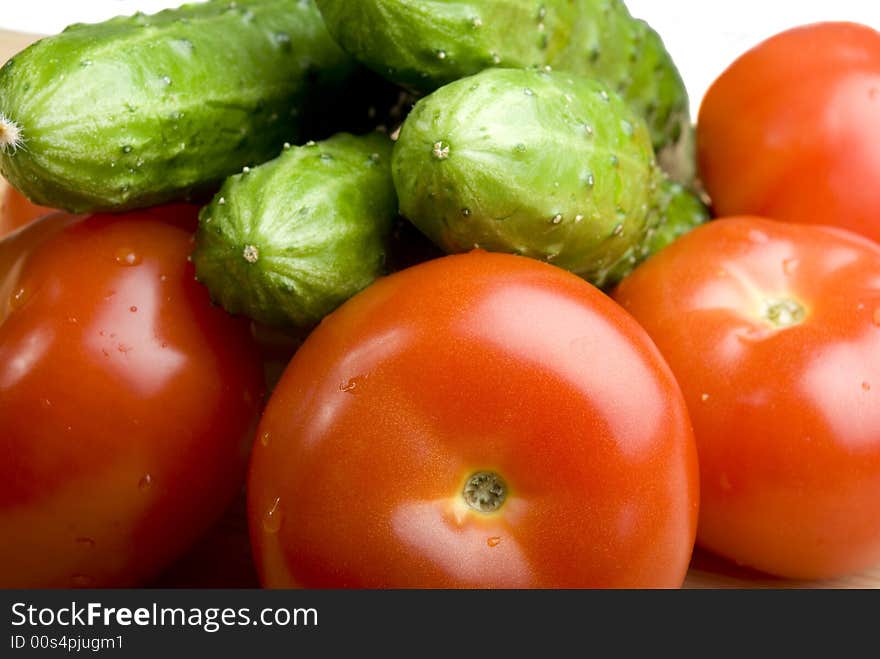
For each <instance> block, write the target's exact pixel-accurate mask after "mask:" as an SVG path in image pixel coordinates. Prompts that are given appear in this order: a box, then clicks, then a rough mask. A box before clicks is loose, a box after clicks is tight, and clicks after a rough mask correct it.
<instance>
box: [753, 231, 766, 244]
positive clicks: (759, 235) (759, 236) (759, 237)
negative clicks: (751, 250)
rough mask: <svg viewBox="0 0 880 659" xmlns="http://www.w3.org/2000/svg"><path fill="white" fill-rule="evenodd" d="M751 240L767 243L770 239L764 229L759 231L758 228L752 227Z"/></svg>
mask: <svg viewBox="0 0 880 659" xmlns="http://www.w3.org/2000/svg"><path fill="white" fill-rule="evenodd" d="M749 240H751V241H752V242H753V243H766V242H767V241H768V240H770V239H769V238H768V237H767V234H766V233H764V232H763V231H758V230H757V229H751V230H750V231H749Z"/></svg>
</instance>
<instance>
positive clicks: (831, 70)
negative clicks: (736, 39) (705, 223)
mask: <svg viewBox="0 0 880 659" xmlns="http://www.w3.org/2000/svg"><path fill="white" fill-rule="evenodd" d="M697 143H698V151H699V169H700V176H701V178H702V179H703V182H704V184H705V186H706V189H707V190H708V192H709V194H710V196H711V197H712V202H713V206H714V209H715V213H716V215H719V216H725V215H736V214H754V215H762V216H766V217H770V218H773V219H779V220H786V221H791V222H803V223H812V224H823V225H832V226H838V227H843V228H846V229H850V230H852V231H856V232H858V233H860V234H862V235H865V236H868V237H869V238H872V239H874V240H875V241H880V193H878V190H880V32H878V31H877V30H874V29H872V28H870V27H868V26H865V25H858V24H853V23H819V24H814V25H808V26H803V27H800V28H796V29H793V30H789V31H786V32H782V33H780V34H778V35H776V36H774V37H772V38H770V39H768V40H767V41H765V42H763V43H761V44H760V45H758V46H756V47H755V48H754V49H752V50H750V51H749V52H747V53H745V54H744V55H743V56H742V57H740V58H739V59H738V60H736V61H735V62H734V63H733V64H732V65H731V66H730V67H729V68H728V69H727V70H726V71H724V72H723V73H722V74H721V76H720V77H719V78H718V79H717V80H716V81H715V83H714V84H713V85H712V86H711V87H710V89H709V91H708V92H707V94H706V96H705V99H704V100H703V103H702V105H701V108H700V113H699V118H698V121H697Z"/></svg>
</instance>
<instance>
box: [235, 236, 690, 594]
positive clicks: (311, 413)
mask: <svg viewBox="0 0 880 659" xmlns="http://www.w3.org/2000/svg"><path fill="white" fill-rule="evenodd" d="M257 437H258V438H259V439H258V441H257V442H256V444H255V447H254V453H253V457H252V463H251V471H250V475H249V490H248V492H249V500H248V509H249V516H250V528H251V542H252V544H253V548H254V554H255V558H256V561H257V567H258V571H259V572H260V575H261V580H262V583H263V584H264V585H266V586H271V587H287V586H302V587H334V588H335V587H376V588H384V587H585V586H589V587H612V586H619V587H623V586H628V587H677V586H680V585H681V583H682V581H683V579H684V576H685V573H686V570H687V567H688V560H689V558H690V555H691V551H692V548H693V539H694V533H695V526H696V514H697V506H698V492H697V480H698V476H697V466H696V456H695V451H694V446H693V437H692V431H691V428H690V422H689V420H688V418H687V414H686V412H685V406H684V402H683V400H682V398H681V393H680V391H679V389H678V385H677V384H676V383H675V381H674V379H673V377H672V375H671V373H670V372H669V370H668V367H667V366H666V364H665V363H664V362H663V360H662V358H661V357H660V355H659V353H658V352H657V350H656V348H655V347H654V346H653V344H652V343H651V342H650V340H649V339H648V337H647V336H646V335H645V334H644V332H643V330H642V329H641V328H640V327H639V326H638V325H637V324H636V323H635V321H633V320H632V318H630V317H629V316H628V315H626V314H625V313H623V312H622V311H621V310H620V308H619V307H618V306H617V305H615V304H614V303H613V302H612V301H611V300H610V299H608V298H606V297H604V296H603V295H602V294H600V293H599V292H598V291H597V290H596V289H595V288H593V287H591V286H590V285H588V284H586V283H585V282H584V281H582V280H581V279H579V278H577V277H575V276H574V275H571V274H569V273H566V272H564V271H563V270H561V269H558V268H555V267H553V266H550V265H547V264H543V263H539V262H537V261H533V260H530V259H526V258H523V257H518V256H511V255H503V254H489V253H485V252H472V253H470V254H465V255H459V256H450V257H445V258H441V259H437V260H433V261H429V262H427V263H424V264H421V265H417V266H415V267H412V268H409V269H407V270H403V271H401V272H399V273H396V274H394V275H391V276H389V277H386V278H384V279H381V280H379V281H378V282H376V283H375V284H374V285H372V286H370V287H369V288H368V289H366V290H365V291H363V292H362V293H360V294H359V295H357V296H355V297H354V298H352V299H351V300H350V301H349V302H347V303H346V304H344V305H343V306H342V307H340V308H339V309H338V310H337V311H336V312H334V313H333V314H331V315H330V316H329V317H327V318H326V319H325V320H324V321H323V322H322V323H321V324H320V325H319V327H318V328H317V329H316V330H315V331H314V332H313V333H312V334H311V335H310V336H309V338H308V339H306V341H305V343H304V344H303V346H302V347H301V348H300V350H299V351H298V352H297V353H296V355H294V357H293V360H292V361H291V363H290V365H289V366H288V368H287V370H286V371H285V373H284V375H283V376H282V378H281V380H280V382H279V383H278V385H277V387H276V389H275V392H274V393H273V395H272V398H271V399H270V402H269V404H268V407H267V410H266V412H265V415H264V417H263V420H262V421H261V424H260V427H259V428H258V430H257Z"/></svg>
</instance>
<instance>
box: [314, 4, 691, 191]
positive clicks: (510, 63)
mask: <svg viewBox="0 0 880 659" xmlns="http://www.w3.org/2000/svg"><path fill="white" fill-rule="evenodd" d="M317 3H318V7H319V8H320V10H321V12H322V14H323V16H324V20H325V22H326V24H327V27H328V29H329V30H330V32H331V34H333V36H334V37H335V38H336V41H337V42H338V43H339V44H340V45H342V46H343V47H344V48H345V49H346V50H348V51H349V52H350V53H352V54H353V55H354V56H355V57H357V58H358V59H359V60H360V61H362V62H364V63H365V64H367V65H368V66H369V67H371V68H373V69H374V70H375V71H377V72H379V73H380V74H382V75H385V76H386V77H388V78H389V79H391V80H394V81H395V82H398V83H400V84H403V85H407V86H408V87H410V88H412V89H415V90H418V91H421V92H425V93H428V92H431V91H434V90H435V89H437V88H439V87H441V86H443V85H445V84H448V83H449V82H452V81H454V80H457V79H459V78H463V77H466V76H469V75H472V74H474V73H477V72H479V71H482V70H483V69H485V68H488V67H496V66H497V67H505V68H530V67H535V68H541V69H544V68H545V67H547V68H552V69H553V70H560V71H569V72H572V73H578V74H581V75H585V76H589V77H596V78H599V79H600V80H602V81H603V82H605V83H606V84H608V85H609V86H610V87H612V88H613V89H614V90H615V91H617V92H619V93H620V94H621V95H622V96H623V97H624V98H625V99H626V100H627V101H628V102H629V103H630V104H631V105H632V107H633V108H634V109H635V110H636V112H638V113H639V114H640V115H641V116H642V117H643V118H645V120H646V121H647V122H648V127H649V128H650V130H651V138H652V143H653V145H654V148H655V149H656V150H657V151H658V153H659V152H660V151H661V150H663V151H664V154H663V156H662V157H661V160H662V161H663V162H664V163H667V162H668V163H669V165H670V169H671V170H672V171H675V172H676V173H677V174H680V175H681V178H682V179H683V180H682V182H683V183H690V178H691V177H692V176H693V171H694V167H693V165H692V164H691V163H689V162H679V161H683V160H685V159H687V158H691V159H692V156H693V154H692V150H691V149H690V147H688V146H685V147H684V148H680V147H679V146H678V143H679V141H680V140H688V138H689V134H688V129H689V127H690V119H689V112H688V96H687V90H686V89H685V86H684V82H683V81H682V78H681V75H680V74H679V72H678V69H677V68H676V66H675V63H674V62H673V61H672V58H671V57H670V56H669V53H668V52H667V51H666V49H665V47H664V45H663V42H662V40H661V39H660V37H659V36H658V35H657V33H656V32H654V30H652V29H651V28H650V26H648V24H647V23H645V22H644V21H641V20H637V19H634V18H633V17H632V16H631V15H630V13H629V11H628V10H627V8H626V6H625V5H624V3H623V2H622V1H620V0H491V1H490V0H358V1H357V2H352V0H317ZM666 150H670V151H671V152H672V153H671V154H670V155H669V156H667V155H666V154H665V151H666Z"/></svg>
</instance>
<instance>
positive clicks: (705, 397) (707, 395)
mask: <svg viewBox="0 0 880 659" xmlns="http://www.w3.org/2000/svg"><path fill="white" fill-rule="evenodd" d="M700 400H701V401H703V402H704V403H705V402H706V401H707V400H709V394H703V395H702V396H700Z"/></svg>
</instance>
